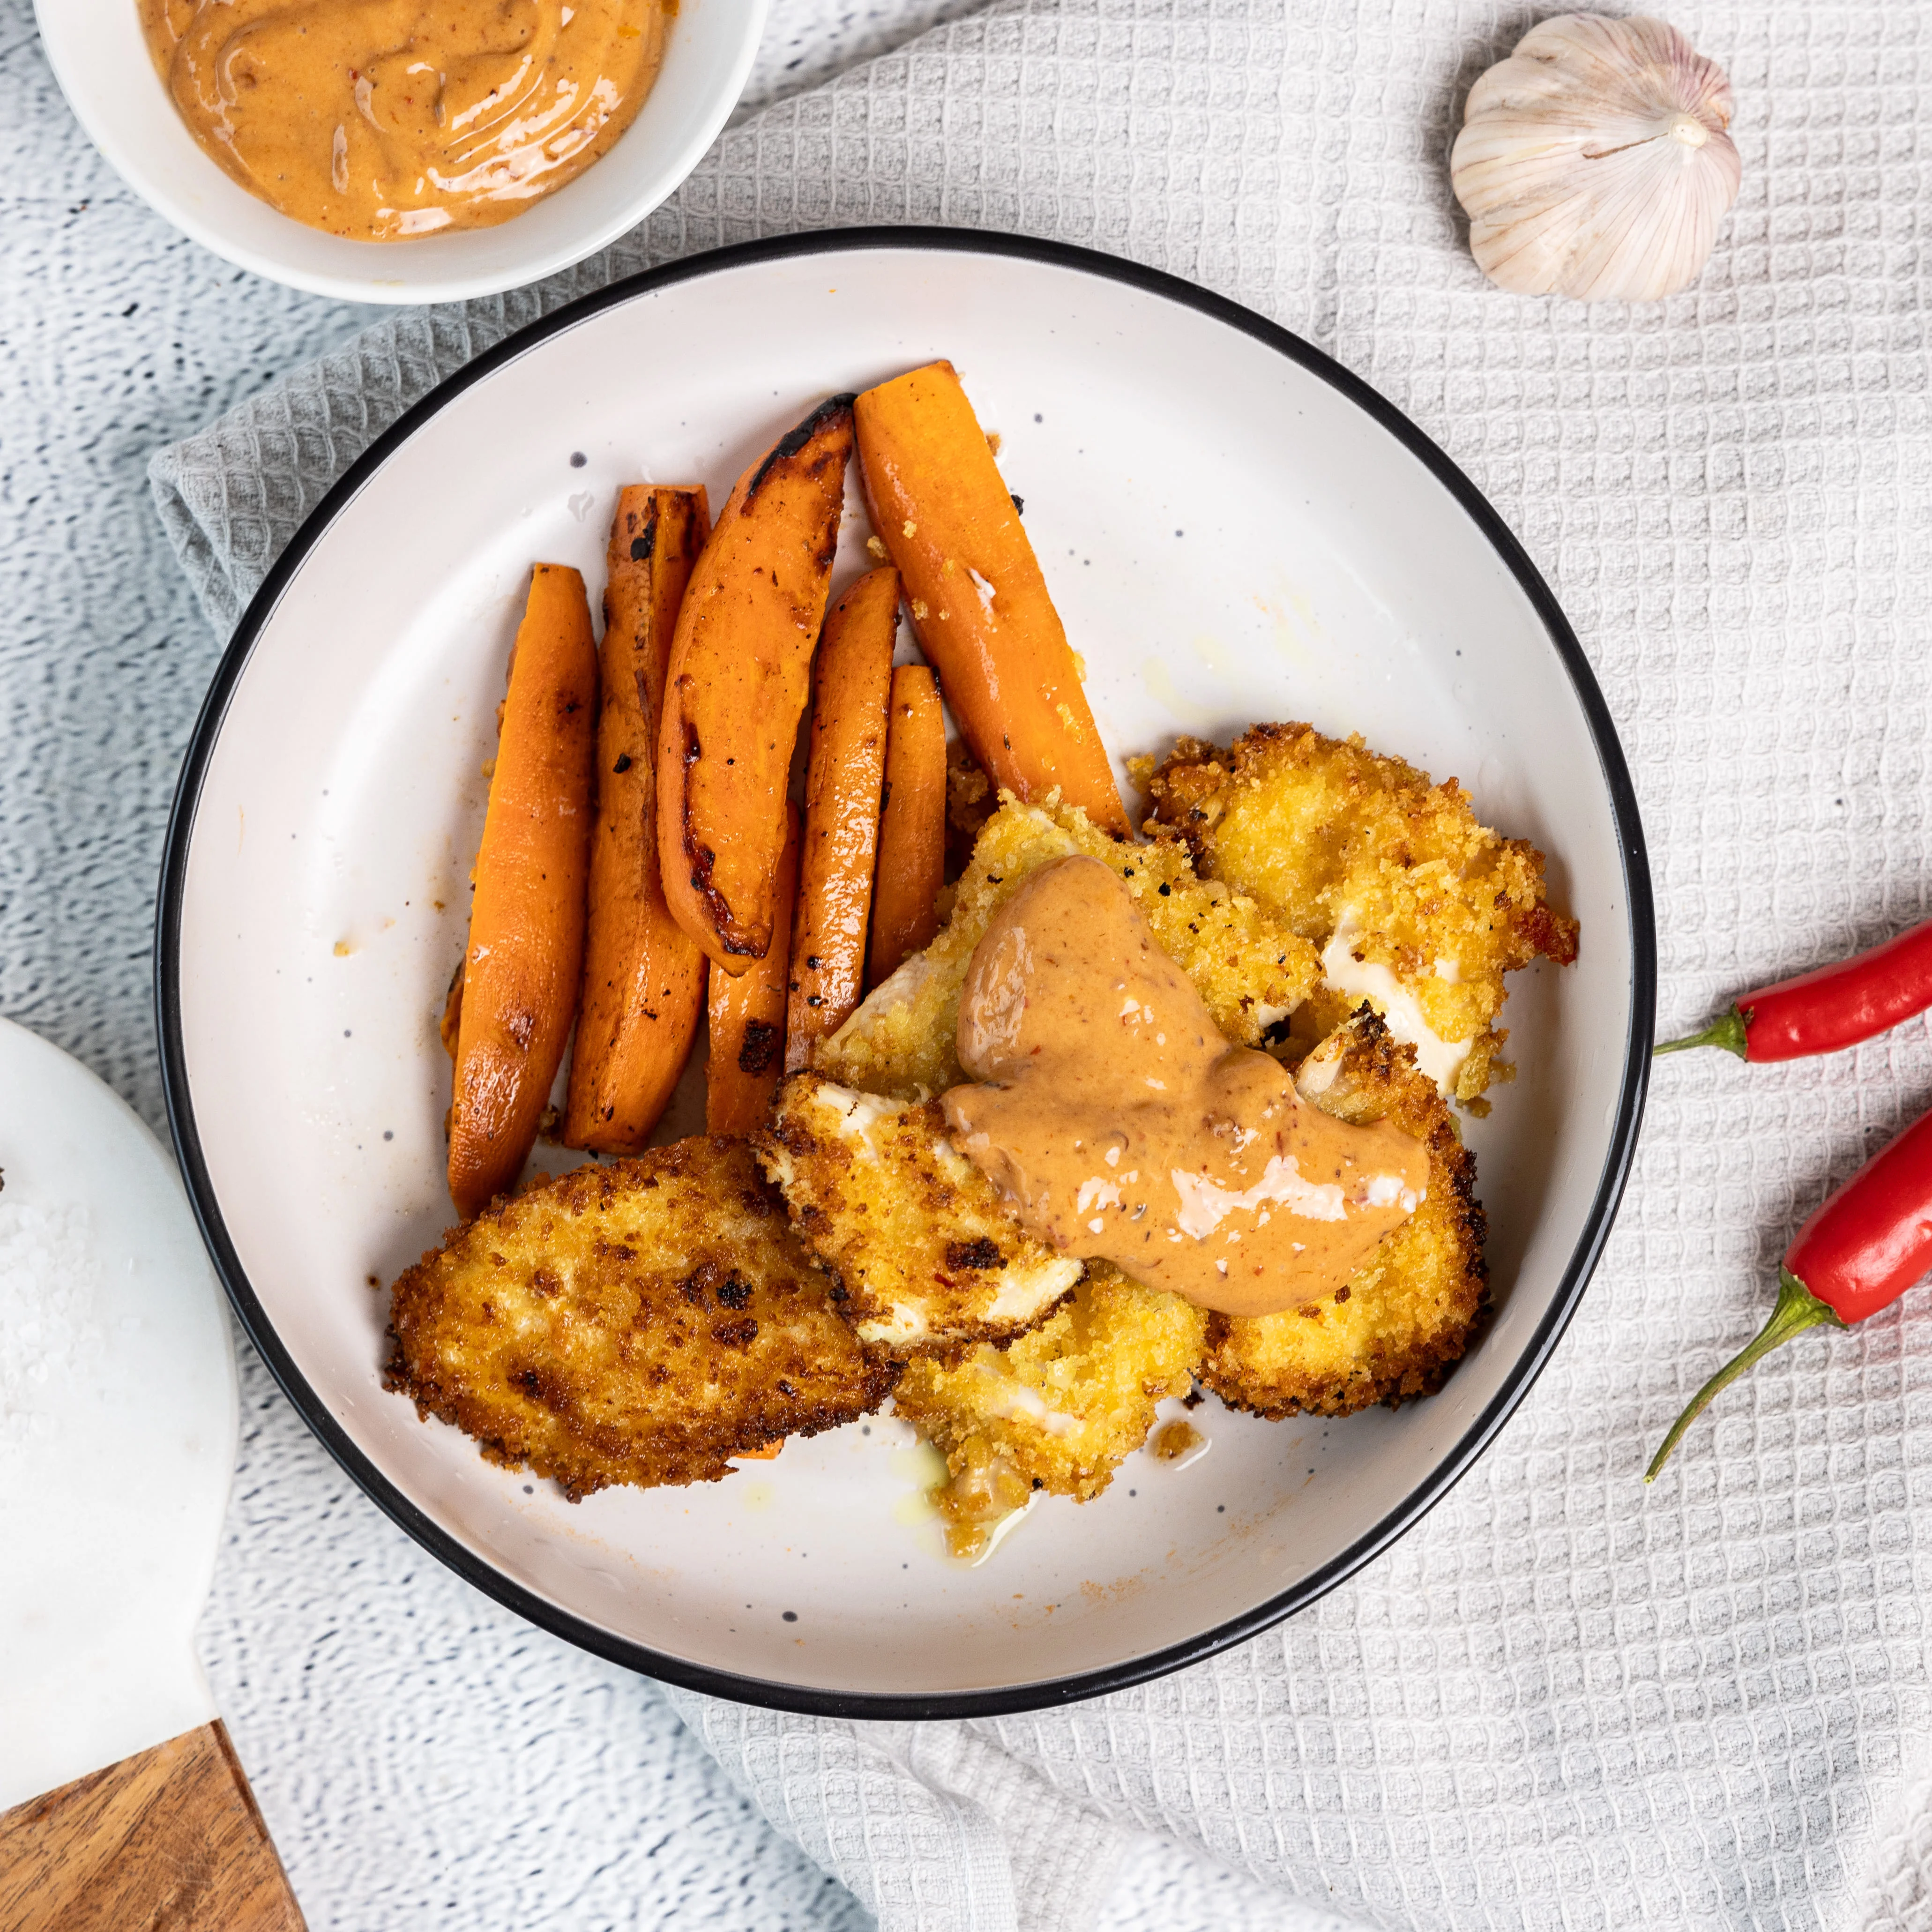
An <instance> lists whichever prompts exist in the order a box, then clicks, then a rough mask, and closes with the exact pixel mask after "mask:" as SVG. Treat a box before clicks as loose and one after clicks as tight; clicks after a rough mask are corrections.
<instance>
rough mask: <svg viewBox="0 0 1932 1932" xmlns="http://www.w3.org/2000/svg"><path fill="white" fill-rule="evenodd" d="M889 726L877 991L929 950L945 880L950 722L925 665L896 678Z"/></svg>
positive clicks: (875, 920)
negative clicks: (923, 952)
mask: <svg viewBox="0 0 1932 1932" xmlns="http://www.w3.org/2000/svg"><path fill="white" fill-rule="evenodd" d="M890 718H891V721H890V724H889V727H888V728H887V730H886V785H885V794H884V802H883V808H881V810H880V814H879V862H878V867H877V871H876V873H875V874H874V884H873V886H872V957H871V966H870V969H869V972H868V978H867V984H868V985H869V986H877V985H878V984H879V983H880V981H881V980H889V979H890V978H891V977H892V975H893V974H895V973H896V972H897V971H898V969H899V968H900V967H901V965H903V964H904V962H906V961H907V959H910V958H911V957H912V956H913V954H914V953H917V952H919V951H921V950H922V949H923V948H924V947H926V946H928V945H929V944H931V942H932V935H934V934H935V932H938V930H939V906H938V899H939V888H940V886H941V884H943V883H944V880H945V877H946V720H945V718H944V716H943V715H941V712H940V708H939V686H938V684H937V683H936V682H935V681H934V679H933V675H932V672H931V671H930V670H928V669H927V668H926V666H925V665H924V664H900V665H898V667H895V670H893V672H892V704H891V712H890Z"/></svg>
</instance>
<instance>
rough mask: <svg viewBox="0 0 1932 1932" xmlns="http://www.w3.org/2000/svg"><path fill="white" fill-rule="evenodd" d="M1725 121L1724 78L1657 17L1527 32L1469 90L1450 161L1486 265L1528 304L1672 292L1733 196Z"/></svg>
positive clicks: (1551, 24)
mask: <svg viewBox="0 0 1932 1932" xmlns="http://www.w3.org/2000/svg"><path fill="white" fill-rule="evenodd" d="M1730 122H1731V84H1730V81H1729V80H1727V78H1726V77H1725V74H1724V69H1723V68H1721V67H1719V66H1718V65H1717V63H1716V62H1714V61H1709V60H1706V58H1704V57H1703V55H1701V54H1700V53H1699V52H1697V50H1696V49H1695V48H1694V47H1693V46H1691V43H1690V42H1689V41H1688V40H1686V39H1685V37H1684V36H1683V35H1682V34H1680V33H1679V31H1677V29H1676V28H1675V27H1673V26H1667V24H1666V23H1664V22H1663V21H1661V20H1644V19H1638V20H1611V19H1608V18H1607V17H1605V16H1604V15H1603V14H1601V13H1569V14H1565V15H1562V16H1560V17H1558V18H1557V19H1556V20H1545V21H1544V23H1542V24H1541V26H1536V27H1532V28H1531V29H1530V31H1529V32H1528V33H1527V34H1525V35H1524V36H1523V38H1522V39H1521V40H1519V41H1518V42H1517V47H1516V51H1515V52H1514V53H1513V54H1511V55H1510V57H1509V58H1508V60H1505V61H1499V62H1498V63H1497V64H1496V65H1495V66H1494V67H1493V68H1490V71H1488V73H1487V74H1484V76H1483V77H1482V78H1481V80H1478V82H1477V83H1476V84H1475V86H1474V87H1473V88H1472V89H1470V90H1469V105H1468V107H1466V109H1465V110H1464V111H1463V131H1462V132H1461V133H1460V134H1458V135H1457V137H1456V145H1455V147H1454V149H1453V150H1452V151H1451V156H1450V164H1449V172H1450V179H1451V182H1452V184H1454V187H1455V190H1456V199H1457V200H1458V201H1460V202H1461V203H1462V204H1463V208H1464V210H1465V211H1466V213H1467V214H1468V215H1469V248H1470V252H1471V253H1472V254H1474V255H1475V258H1476V263H1477V266H1478V267H1479V268H1480V269H1481V270H1482V272H1484V275H1487V276H1488V277H1489V278H1490V281H1493V282H1495V283H1497V284H1499V285H1500V286H1501V287H1504V288H1506V289H1509V290H1514V292H1515V293H1517V294H1519V295H1565V296H1574V298H1575V299H1577V301H1579V302H1605V301H1623V302H1655V301H1658V300H1659V299H1661V298H1662V297H1664V296H1668V295H1674V294H1675V293H1676V292H1677V290H1679V289H1681V288H1684V287H1686V286H1688V284H1690V283H1691V282H1693V281H1695V280H1696V279H1697V276H1698V275H1699V274H1700V272H1702V270H1703V266H1704V264H1705V263H1706V261H1707V260H1709V258H1710V254H1711V250H1712V247H1713V246H1714V245H1715V243H1716V241H1717V239H1718V223H1720V222H1721V221H1722V220H1723V219H1724V217H1725V215H1726V214H1727V213H1728V212H1729V211H1730V207H1731V204H1732V203H1733V202H1734V201H1736V199H1737V198H1738V184H1739V180H1740V179H1741V178H1742V172H1743V170H1742V166H1741V164H1740V163H1739V159H1738V151H1737V149H1736V147H1735V146H1734V145H1733V143H1732V141H1731V137H1730V135H1729V134H1728V133H1727V132H1726V131H1725V130H1727V128H1728V127H1730Z"/></svg>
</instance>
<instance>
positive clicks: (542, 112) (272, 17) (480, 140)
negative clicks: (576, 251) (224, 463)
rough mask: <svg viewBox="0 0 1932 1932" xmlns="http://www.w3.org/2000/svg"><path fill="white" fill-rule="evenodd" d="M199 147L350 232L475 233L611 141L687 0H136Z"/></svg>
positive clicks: (333, 230)
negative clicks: (463, 230) (682, 0)
mask: <svg viewBox="0 0 1932 1932" xmlns="http://www.w3.org/2000/svg"><path fill="white" fill-rule="evenodd" d="M138 5H139V8H140V15H141V23H142V29H143V31H144V32H145V34H146V37H147V41H148V48H149V50H150V52H151V53H152V54H153V55H154V62H155V65H156V66H157V68H159V69H160V73H161V76H162V78H163V81H164V82H165V83H166V86H167V87H168V90H169V93H170V95H172V98H173V100H174V103H175V107H176V108H177V109H178V110H179V111H180V113H181V118H183V120H184V121H185V122H186V123H187V127H188V128H189V130H190V132H191V133H193V136H194V137H195V139H196V140H197V141H198V142H199V143H200V144H201V145H202V148H204V149H205V151H207V152H208V154H210V155H211V157H213V158H214V160H216V161H217V162H218V163H220V166H222V167H223V169H225V170H226V172H227V173H229V175H232V176H233V178H235V179H236V181H239V182H240V183H241V184H242V186H243V187H246V188H248V190H250V191H251V193H254V194H257V195H259V196H260V197H261V198H262V199H263V200H264V201H266V202H269V204H270V205H271V206H272V207H274V208H278V209H279V210H280V211H281V212H282V213H283V214H287V215H290V216H292V217H293V218H294V219H295V220H298V221H301V222H304V223H307V224H308V226H311V227H312V228H317V229H322V230H323V231H324V232H325V233H329V234H332V235H339V236H345V237H347V238H348V239H351V240H354V241H365V242H391V241H399V240H404V239H408V238H410V237H412V236H423V235H430V234H434V233H442V232H446V231H448V230H451V229H459V228H481V227H487V226H493V225H494V224H495V223H498V222H501V221H505V220H508V219H509V217H511V216H512V215H514V214H520V213H521V212H522V211H523V209H525V208H527V207H529V205H530V204H531V203H532V202H534V201H535V200H537V199H538V198H540V197H541V196H544V195H546V194H548V193H551V192H552V191H553V190H555V189H556V188H559V187H562V185H563V184H565V182H566V181H571V180H572V179H574V178H575V177H576V176H577V175H580V174H581V173H582V172H583V170H584V169H586V168H587V167H588V166H589V165H590V164H591V163H592V162H593V161H595V160H597V159H598V157H599V156H600V155H601V154H604V153H605V152H606V151H607V150H608V149H609V148H610V147H611V145H613V143H614V142H616V139H617V137H618V136H619V135H620V134H622V133H623V131H624V130H625V128H626V127H628V125H629V124H630V123H631V120H632V118H634V115H636V113H637V110H638V108H639V107H641V106H642V105H643V101H644V98H645V97H646V95H648V94H649V92H650V90H651V86H652V83H653V82H654V81H655V79H656V77H657V73H658V68H659V66H660V65H661V63H662V62H663V58H664V39H665V33H666V28H667V21H668V20H669V18H670V15H671V14H672V13H674V12H675V11H676V0H568V4H566V3H565V0H440V4H431V0H138Z"/></svg>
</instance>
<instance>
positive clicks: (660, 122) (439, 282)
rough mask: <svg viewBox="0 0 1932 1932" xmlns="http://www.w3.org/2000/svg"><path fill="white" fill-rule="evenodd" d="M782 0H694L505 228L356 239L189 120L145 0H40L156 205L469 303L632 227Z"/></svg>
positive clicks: (705, 127)
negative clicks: (592, 151)
mask: <svg viewBox="0 0 1932 1932" xmlns="http://www.w3.org/2000/svg"><path fill="white" fill-rule="evenodd" d="M769 4H770V0H682V4H681V5H680V6H679V9H678V12H677V16H676V19H675V20H673V22H672V23H671V31H670V38H669V40H668V43H667V46H666V48H665V52H664V65H663V67H662V68H661V70H660V71H659V73H658V78H657V83H656V84H655V86H653V87H652V89H651V92H650V94H649V97H648V98H646V101H645V102H644V104H643V107H641V108H640V110H638V113H637V118H636V119H635V120H634V121H632V122H631V125H630V126H629V127H628V128H627V129H626V130H625V132H624V133H623V135H622V136H621V137H620V138H619V140H618V141H617V142H616V145H614V146H613V147H612V148H611V149H610V152H609V153H608V154H605V155H604V157H602V158H601V160H598V161H597V162H596V163H595V164H594V165H593V166H590V167H589V168H586V169H585V170H584V172H583V173H582V174H581V175H579V176H578V177H577V179H576V180H574V181H571V183H569V184H568V186H566V187H562V188H559V190H557V191H556V193H554V194H550V195H546V196H544V198H543V199H541V201H539V202H537V203H535V205H534V206H532V207H531V208H529V209H528V210H526V211H525V212H524V213H523V214H519V215H517V216H515V217H513V218H512V219H511V220H508V221H505V222H502V223H499V225H498V226H496V227H494V228H480V229H469V230H466V231H465V232H463V233H460V234H454V235H431V236H423V237H421V238H419V239H416V240H413V241H408V242H350V241H346V240H344V239H342V238H341V236H333V235H325V234H323V233H320V230H318V229H313V228H310V227H308V226H305V225H304V224H303V223H301V222H299V221H296V220H291V219H290V217H288V216H287V215H284V214H278V213H277V211H275V209H274V208H271V207H270V206H269V205H268V203H267V202H264V201H261V200H258V199H257V198H256V196H254V195H252V194H251V193H249V192H248V190H247V189H246V188H245V187H242V186H241V185H240V184H239V183H238V182H236V181H232V180H231V179H230V178H229V177H228V175H226V174H225V173H223V171H222V170H221V169H220V168H219V167H218V166H216V164H215V163H214V162H213V161H212V160H210V159H209V158H208V156H207V155H206V154H205V153H203V152H202V149H201V148H200V147H199V145H197V144H196V141H195V139H194V137H193V136H192V135H191V134H190V133H189V132H188V130H187V127H186V125H185V124H184V122H183V121H182V120H181V116H180V115H178V113H176V112H175V106H174V103H173V102H172V101H171V100H170V99H169V97H168V94H167V91H166V88H165V87H164V86H163V84H162V83H161V80H160V77H158V76H157V74H156V73H155V71H154V62H153V61H152V60H151V58H150V57H149V55H148V49H147V45H146V43H145V40H144V39H143V38H142V32H141V26H140V22H139V17H137V14H136V7H135V0H34V13H35V17H36V18H37V21H38V23H39V25H40V39H41V42H42V44H43V46H45V47H46V52H47V58H48V60H49V62H50V63H51V64H52V68H53V71H54V74H55V77H56V78H57V79H58V80H59V82H60V84H61V89H62V92H64V93H65V95H66V96H67V98H68V104H69V105H70V106H71V107H72V108H73V109H74V113H75V115H77V117H78V118H79V120H80V124H81V125H82V126H83V127H85V128H86V130H87V133H88V137H89V139H91V140H92V142H94V144H95V146H96V147H98V148H99V149H100V150H101V153H102V154H104V155H105V156H106V157H107V160H109V162H110V163H111V164H112V165H113V168H114V169H115V172H117V173H118V174H119V175H120V176H121V178H122V179H123V180H124V181H126V182H127V184H128V186H129V187H131V188H133V190H134V191H135V193H137V194H139V196H141V197H142V199H144V200H145V202H147V203H148V205H149V206H150V207H151V208H154V211H156V212H157V214H161V215H163V216H164V217H166V219H167V220H169V221H171V222H172V223H174V225H175V226H176V227H177V228H178V229H181V231H182V232H183V233H184V234H187V235H190V236H193V238H194V239H195V240H196V241H197V242H200V243H201V244H202V246H203V247H205V248H211V249H213V250H214V251H215V253H216V254H218V255H222V256H225V257H226V258H227V259H228V260H229V261H231V262H234V263H239V265H240V266H242V268H245V269H253V270H254V272H255V273H256V274H257V275H268V276H270V277H272V278H273V279H274V280H275V281H278V282H286V283H287V284H289V285H290V287H292V288H298V289H307V290H311V292H312V293H315V294H317V295H326V296H339V297H341V298H342V299H344V300H347V301H350V302H460V301H463V300H465V299H468V298H469V297H470V296H485V295H493V294H495V293H498V292H499V290H504V289H514V288H520V287H523V284H525V283H526V282H533V281H537V280H538V279H539V278H541V277H542V276H544V275H553V274H554V273H555V272H556V271H557V270H558V269H566V268H568V267H569V266H570V265H571V263H573V262H580V261H581V260H583V257H585V256H586V255H589V254H592V253H594V252H595V251H596V250H598V249H599V248H602V247H604V245H605V244H606V243H607V242H611V241H613V240H615V239H616V237H617V236H619V235H621V234H622V233H624V231H625V229H628V228H632V227H634V226H636V225H637V223H639V222H640V221H641V220H643V218H644V217H645V216H646V215H647V214H649V213H650V211H651V210H652V208H655V207H656V206H657V205H658V203H659V202H661V201H663V200H664V199H665V198H666V197H667V196H668V195H670V193H673V190H675V189H676V187H677V186H678V184H679V183H680V182H681V181H682V180H683V179H684V178H685V175H688V174H689V173H690V172H691V169H693V168H694V167H695V166H697V163H698V160H699V159H700V157H701V156H702V155H703V153H704V151H705V149H706V148H708V147H709V146H710V145H711V143H712V141H713V140H715V139H716V138H717V136H718V130H720V129H721V127H723V126H724V123H725V121H726V120H727V118H729V117H730V113H731V110H732V109H733V107H736V105H737V101H738V97H739V95H740V94H741V93H742V92H743V91H744V86H745V77H746V75H747V74H749V72H750V71H751V60H752V56H753V55H754V54H755V53H756V52H757V46H758V40H759V38H760V35H762V34H763V31H764V27H765V18H766V11H767V10H768V8H769Z"/></svg>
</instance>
